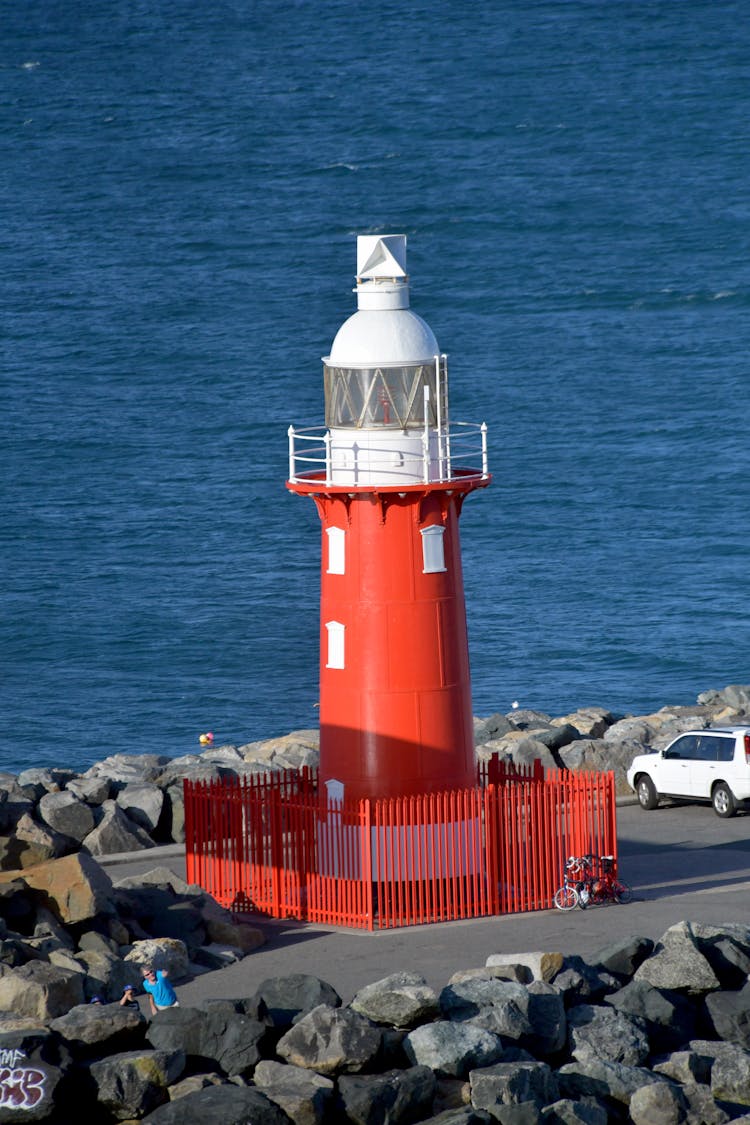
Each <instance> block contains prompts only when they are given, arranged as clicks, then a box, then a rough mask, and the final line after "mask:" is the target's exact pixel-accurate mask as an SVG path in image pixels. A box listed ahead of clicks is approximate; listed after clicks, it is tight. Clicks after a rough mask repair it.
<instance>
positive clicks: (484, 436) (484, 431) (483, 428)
mask: <svg viewBox="0 0 750 1125" xmlns="http://www.w3.org/2000/svg"><path fill="white" fill-rule="evenodd" d="M480 429H481V431H482V476H483V477H486V476H487V423H486V422H482V425H481V426H480Z"/></svg>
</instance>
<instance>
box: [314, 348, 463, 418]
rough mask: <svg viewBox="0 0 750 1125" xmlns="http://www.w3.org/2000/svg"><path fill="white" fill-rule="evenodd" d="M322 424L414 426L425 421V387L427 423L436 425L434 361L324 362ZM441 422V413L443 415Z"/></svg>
mask: <svg viewBox="0 0 750 1125" xmlns="http://www.w3.org/2000/svg"><path fill="white" fill-rule="evenodd" d="M324 380H325V400H326V425H327V426H331V427H333V428H352V429H361V428H369V427H371V426H384V427H390V428H392V429H399V430H407V429H416V428H419V427H422V426H424V424H425V401H424V389H425V387H428V388H429V391H430V398H429V402H428V405H427V424H428V425H429V426H432V427H434V426H436V425H437V390H436V376H435V365H434V363H418V364H408V365H401V364H399V365H396V366H393V367H329V366H328V365H327V364H325V365H324ZM443 421H445V416H444V414H443Z"/></svg>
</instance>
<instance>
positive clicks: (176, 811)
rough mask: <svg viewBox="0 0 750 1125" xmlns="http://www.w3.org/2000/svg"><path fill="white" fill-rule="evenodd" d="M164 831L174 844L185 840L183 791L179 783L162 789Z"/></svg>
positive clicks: (182, 842)
mask: <svg viewBox="0 0 750 1125" xmlns="http://www.w3.org/2000/svg"><path fill="white" fill-rule="evenodd" d="M164 833H165V836H166V837H168V838H169V839H172V840H174V842H175V844H184V842H185V793H184V790H183V787H182V785H181V784H180V783H177V784H175V785H168V786H167V787H166V789H165V790H164Z"/></svg>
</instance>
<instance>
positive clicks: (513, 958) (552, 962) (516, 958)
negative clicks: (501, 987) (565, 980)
mask: <svg viewBox="0 0 750 1125" xmlns="http://www.w3.org/2000/svg"><path fill="white" fill-rule="evenodd" d="M564 963H565V958H564V957H563V955H562V953H554V952H548V951H546V950H545V951H544V952H539V953H491V954H490V955H489V957H488V958H487V960H486V962H485V964H486V966H487V968H488V969H492V970H493V975H499V974H495V973H494V970H496V969H503V968H506V967H507V966H514V965H523V966H524V967H525V968H526V969H528V971H529V974H530V979H532V980H544V981H548V982H549V981H551V980H554V978H555V976H556V975H557V974H558V973H559V972H560V970H561V969H562V967H563V965H564ZM521 983H522V984H525V983H526V982H525V981H522V982H521Z"/></svg>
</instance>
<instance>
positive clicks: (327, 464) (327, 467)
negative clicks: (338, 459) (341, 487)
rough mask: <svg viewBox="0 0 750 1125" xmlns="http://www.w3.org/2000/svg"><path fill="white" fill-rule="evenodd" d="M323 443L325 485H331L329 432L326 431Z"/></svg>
mask: <svg viewBox="0 0 750 1125" xmlns="http://www.w3.org/2000/svg"><path fill="white" fill-rule="evenodd" d="M323 442H324V444H325V447H326V485H329V484H330V483H331V431H330V430H326V432H325V434H324V435H323Z"/></svg>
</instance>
